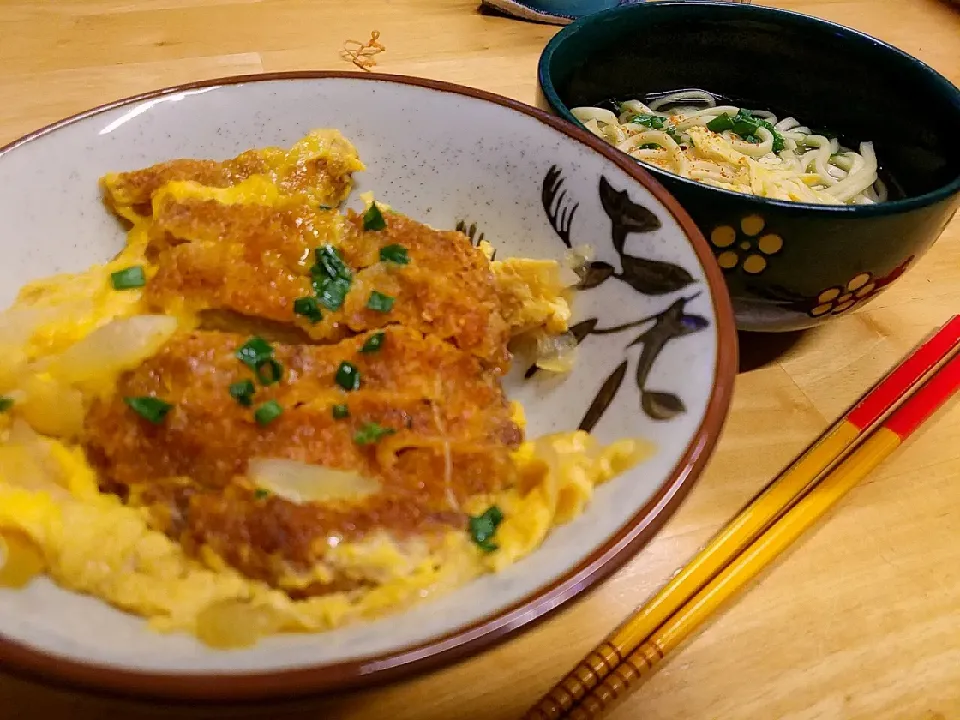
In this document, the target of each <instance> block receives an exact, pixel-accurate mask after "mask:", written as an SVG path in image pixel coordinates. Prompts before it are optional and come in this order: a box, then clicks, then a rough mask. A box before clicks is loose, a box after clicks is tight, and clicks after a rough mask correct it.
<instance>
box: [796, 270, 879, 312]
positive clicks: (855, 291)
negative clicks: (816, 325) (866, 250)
mask: <svg viewBox="0 0 960 720" xmlns="http://www.w3.org/2000/svg"><path fill="white" fill-rule="evenodd" d="M878 289H879V288H878V287H877V283H876V282H875V281H874V278H873V273H868V272H863V273H860V274H858V275H855V276H854V277H853V278H852V279H851V280H850V281H849V282H848V283H847V284H846V285H844V286H843V287H840V286H839V285H834V286H833V287H829V288H827V289H826V290H824V291H823V292H822V293H820V294H819V295H817V305H816V306H815V307H814V308H813V309H812V310H811V311H810V314H811V315H812V316H813V317H820V316H821V315H826V314H827V313H830V314H831V315H839V314H840V313H842V312H846V311H847V310H849V309H850V308H852V307H853V306H854V305H856V304H857V303H859V302H862V301H863V300H866V299H867V298H868V297H870V296H871V295H873V294H874V293H875V292H876V291H877V290H878Z"/></svg>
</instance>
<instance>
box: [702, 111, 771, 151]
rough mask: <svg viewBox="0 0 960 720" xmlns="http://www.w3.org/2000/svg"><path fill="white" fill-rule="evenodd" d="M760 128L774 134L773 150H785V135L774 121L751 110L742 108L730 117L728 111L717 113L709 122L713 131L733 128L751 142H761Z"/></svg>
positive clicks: (709, 126)
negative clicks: (756, 114)
mask: <svg viewBox="0 0 960 720" xmlns="http://www.w3.org/2000/svg"><path fill="white" fill-rule="evenodd" d="M760 128H765V129H766V130H769V131H770V134H771V135H773V145H772V147H771V150H773V152H775V153H778V152H780V151H781V150H783V147H784V145H783V135H781V134H780V132H779V131H778V130H777V129H776V128H775V127H774V126H773V124H772V123H769V122H767V121H766V120H764V119H762V118H758V117H754V115H753V113H751V112H750V111H749V110H744V109H743V108H740V110H738V111H737V114H736V115H734V116H733V117H730V115H728V114H727V113H723V114H722V115H717V117H715V118H714V119H713V120H711V121H710V122H708V123H707V129H708V130H712V131H713V132H724V131H725V130H733V132H735V133H736V134H737V135H739V136H740V137H741V138H742V139H743V140H744V141H745V142H749V143H759V142H760V134H759V133H758V132H757V130H758V129H760Z"/></svg>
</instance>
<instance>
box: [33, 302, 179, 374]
mask: <svg viewBox="0 0 960 720" xmlns="http://www.w3.org/2000/svg"><path fill="white" fill-rule="evenodd" d="M176 330H177V319H176V318H174V317H171V316H169V315H135V316H133V317H128V318H120V319H117V320H114V321H112V322H110V323H108V324H107V325H104V326H103V327H101V328H98V329H96V330H94V331H93V332H92V333H90V334H89V335H87V336H86V337H85V338H84V339H83V340H80V341H79V342H77V343H75V344H74V345H72V346H70V347H69V348H68V349H67V350H65V351H64V352H63V353H62V354H61V355H60V357H59V358H58V359H57V360H56V362H54V363H53V364H52V365H51V366H50V368H49V371H50V373H51V374H52V375H54V376H55V377H57V378H58V379H60V380H63V381H65V382H69V383H78V384H87V383H96V384H102V385H106V384H109V385H112V383H113V381H114V379H115V378H116V376H117V375H118V374H119V373H121V372H123V371H124V370H131V369H133V368H135V367H136V366H137V365H139V364H140V363H141V362H143V361H144V360H145V359H147V358H148V357H150V356H151V355H153V354H155V353H156V352H157V350H159V349H160V347H161V346H162V345H163V344H164V343H165V342H167V340H169V339H170V337H171V336H172V335H173V334H174V333H175V332H176Z"/></svg>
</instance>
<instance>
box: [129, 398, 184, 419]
mask: <svg viewBox="0 0 960 720" xmlns="http://www.w3.org/2000/svg"><path fill="white" fill-rule="evenodd" d="M123 401H124V402H125V403H126V404H127V405H129V406H130V408H131V409H132V410H133V411H134V412H135V413H136V414H137V415H139V416H140V417H142V418H143V419H144V420H149V421H150V422H152V423H153V424H154V425H159V424H160V423H161V422H163V418H164V417H166V415H167V413H168V412H170V410H171V409H173V405H171V404H170V403H168V402H164V401H163V400H161V399H160V398H155V397H150V396H145V397H125V398H124V399H123Z"/></svg>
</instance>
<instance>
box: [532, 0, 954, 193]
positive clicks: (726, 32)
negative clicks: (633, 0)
mask: <svg viewBox="0 0 960 720" xmlns="http://www.w3.org/2000/svg"><path fill="white" fill-rule="evenodd" d="M540 79H541V85H542V86H543V89H544V92H545V94H546V97H547V100H548V102H550V103H551V104H552V105H554V107H555V108H556V109H557V110H559V111H561V112H563V113H564V114H565V115H566V116H567V118H568V119H571V120H574V118H573V116H572V115H570V114H569V108H573V107H577V106H580V105H595V104H597V103H601V102H604V101H609V100H624V99H628V98H633V97H637V98H643V97H644V96H646V95H649V94H653V93H663V92H669V91H674V90H680V89H686V88H698V89H703V90H707V91H709V92H713V93H717V94H720V95H722V96H724V97H727V98H729V99H731V100H733V101H735V102H737V103H741V104H743V105H744V106H746V107H750V108H755V109H766V110H770V111H772V112H774V113H776V114H777V115H778V116H779V117H781V118H783V117H787V116H790V115H792V116H794V117H796V118H797V119H798V120H799V121H800V122H801V123H803V124H806V125H808V126H810V127H813V128H823V129H826V130H828V131H831V132H832V133H834V134H836V135H838V136H839V137H840V139H841V142H843V143H844V144H847V145H848V146H853V147H856V146H857V145H858V143H859V142H862V141H866V140H872V141H873V142H874V143H875V148H876V153H877V157H878V158H879V160H880V163H881V167H882V170H883V171H884V175H885V179H887V180H889V179H891V178H892V180H893V185H894V187H895V188H896V187H899V190H900V192H899V195H900V196H901V197H903V196H906V197H913V196H917V195H923V194H925V193H929V192H932V191H934V190H936V189H938V188H942V187H944V186H947V185H950V184H956V183H960V145H958V144H957V143H956V141H955V138H954V136H955V134H956V128H957V127H960V91H958V90H957V88H956V87H954V86H953V85H952V84H951V83H950V82H949V81H948V80H946V79H945V78H943V77H942V76H940V75H939V74H937V73H936V72H934V71H933V70H932V69H930V68H929V67H927V66H926V65H924V64H923V63H921V62H920V61H919V60H916V59H915V58H912V57H910V56H909V55H907V54H905V53H903V52H901V51H899V50H896V49H895V48H892V47H890V46H888V45H885V44H883V43H881V42H879V41H877V40H875V39H873V38H870V37H868V36H866V35H863V34H860V33H858V32H855V31H853V30H849V29H847V28H843V27H840V26H838V25H834V24H831V23H827V22H825V21H821V20H817V19H815V18H812V17H808V16H805V15H800V14H797V13H792V12H786V11H781V10H774V9H771V8H763V7H757V6H750V5H734V4H730V3H697V2H682V3H679V2H658V3H654V4H643V5H630V6H626V7H621V8H618V9H615V10H611V11H607V12H604V13H598V14H597V15H594V16H592V17H588V18H586V19H584V20H581V21H580V22H578V23H577V24H575V25H573V26H570V27H568V28H566V29H565V30H563V31H561V32H560V33H559V34H558V35H557V36H556V37H555V38H554V39H553V41H552V42H551V43H550V45H548V48H547V50H546V51H545V53H544V56H543V58H542V60H541V66H540ZM888 184H889V183H888Z"/></svg>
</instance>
